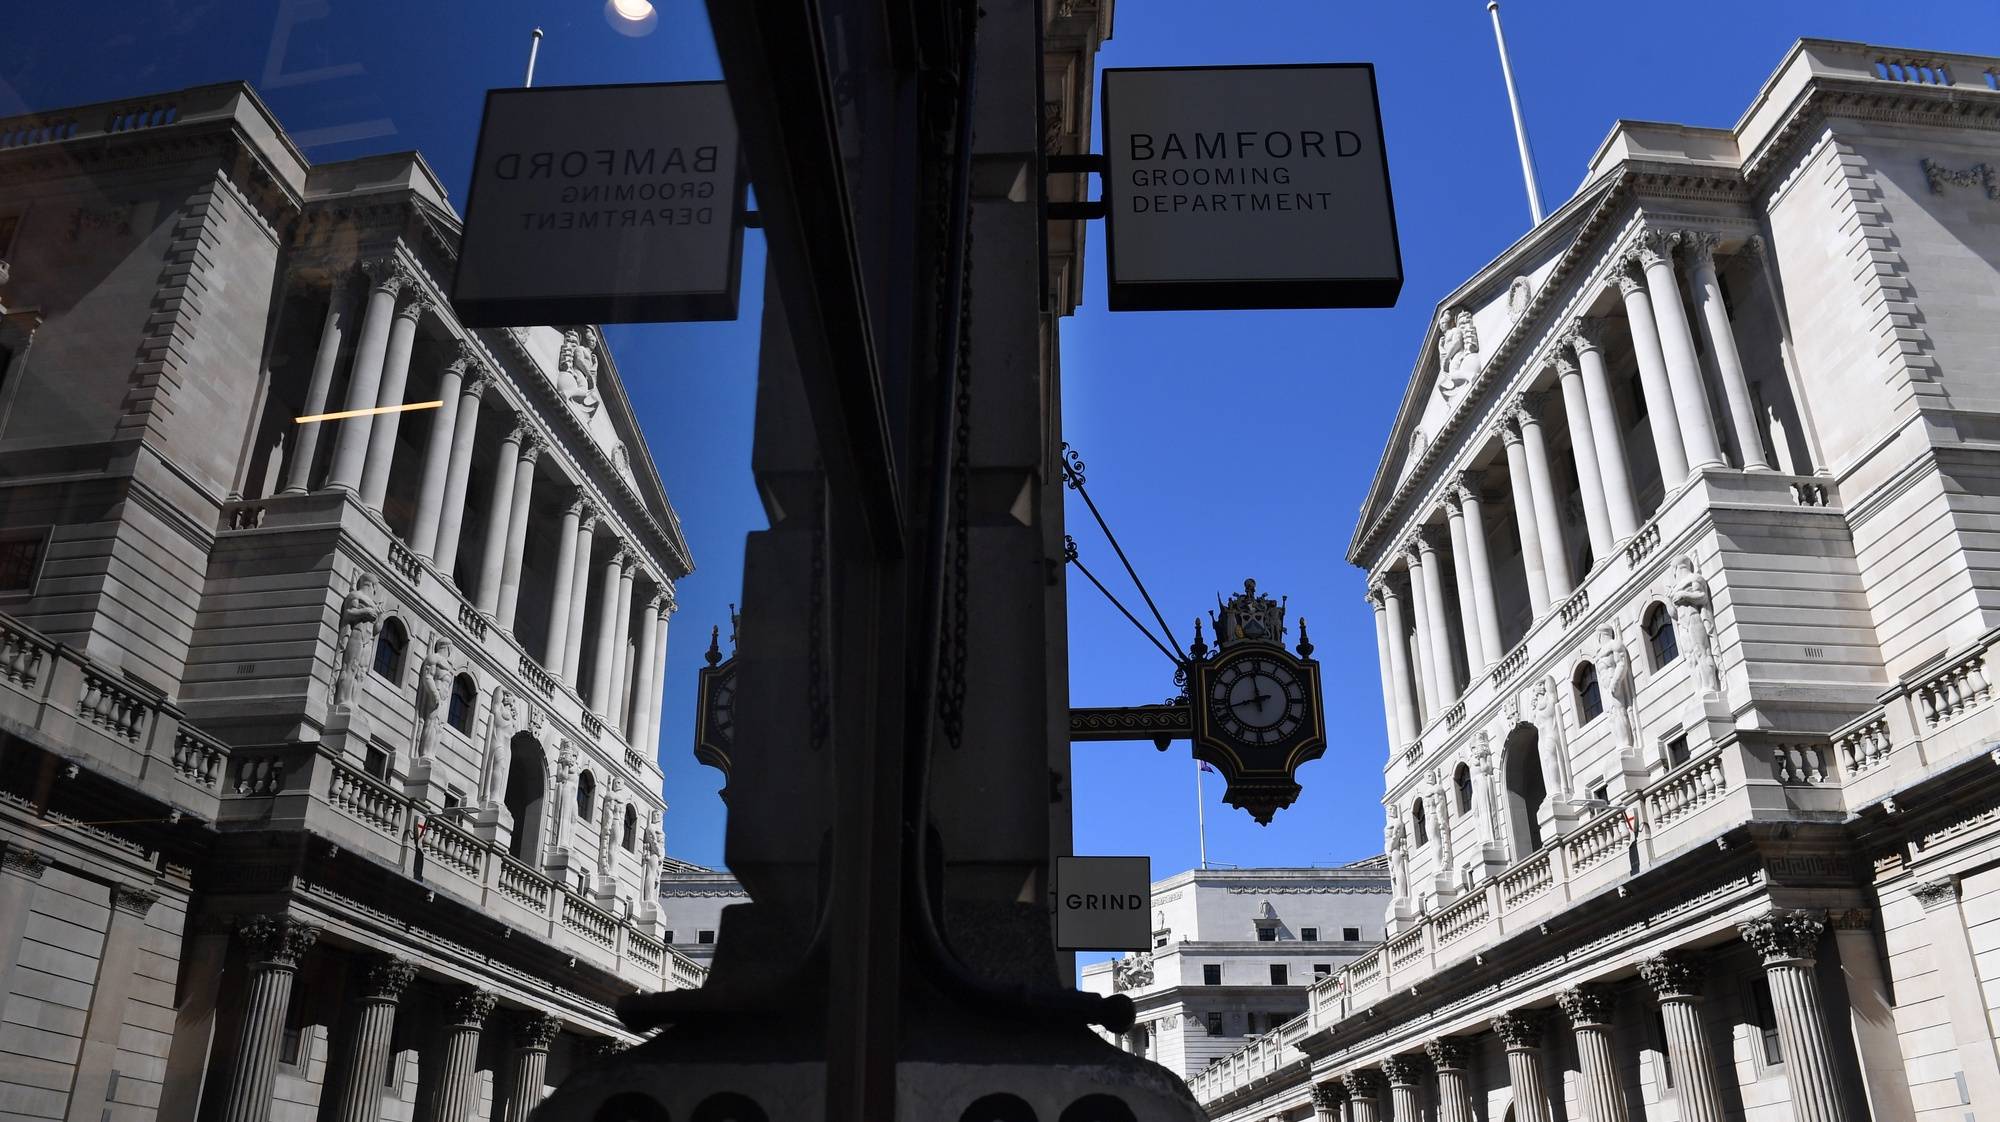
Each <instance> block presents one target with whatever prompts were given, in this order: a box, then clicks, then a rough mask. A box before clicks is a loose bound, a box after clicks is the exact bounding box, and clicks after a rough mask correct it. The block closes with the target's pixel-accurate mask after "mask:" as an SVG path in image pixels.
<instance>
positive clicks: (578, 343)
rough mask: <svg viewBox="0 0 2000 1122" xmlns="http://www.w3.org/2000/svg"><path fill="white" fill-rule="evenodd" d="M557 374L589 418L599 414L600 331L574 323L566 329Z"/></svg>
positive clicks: (573, 404)
mask: <svg viewBox="0 0 2000 1122" xmlns="http://www.w3.org/2000/svg"><path fill="white" fill-rule="evenodd" d="M556 371H557V375H556V376H557V377H558V378H560V379H561V380H562V383H561V388H562V393H563V396H564V397H566V398H568V399H569V403H570V405H571V407H573V408H574V409H575V410H576V411H577V412H579V413H581V414H583V417H584V419H585V420H586V421H587V420H589V419H590V418H592V417H595V416H596V415H597V331H596V330H595V329H593V328H590V327H572V328H570V329H569V330H567V331H564V332H563V341H562V350H561V351H560V352H558V353H557V355H556Z"/></svg>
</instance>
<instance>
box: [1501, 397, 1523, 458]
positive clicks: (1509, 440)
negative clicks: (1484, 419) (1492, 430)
mask: <svg viewBox="0 0 2000 1122" xmlns="http://www.w3.org/2000/svg"><path fill="white" fill-rule="evenodd" d="M1500 443H1502V444H1505V445H1506V446H1507V447H1509V448H1518V447H1520V445H1521V430H1520V429H1519V428H1518V427H1517V426H1516V424H1515V421H1514V413H1513V409H1512V407H1511V403H1510V405H1509V406H1508V407H1507V408H1505V409H1503V410H1502V411H1501V413H1500Z"/></svg>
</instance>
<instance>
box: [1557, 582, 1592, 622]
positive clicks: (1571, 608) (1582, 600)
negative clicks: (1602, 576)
mask: <svg viewBox="0 0 2000 1122" xmlns="http://www.w3.org/2000/svg"><path fill="white" fill-rule="evenodd" d="M1589 610H1590V589H1589V588H1579V589H1577V590H1576V591H1575V592H1574V593H1572V594H1571V595H1570V598H1569V599H1567V600H1564V601H1563V602H1562V607H1560V608H1557V609H1556V615H1557V617H1559V618H1560V619H1561V620H1562V625H1563V626H1564V627H1568V626H1569V625H1570V624H1572V623H1575V622H1576V621H1577V620H1580V619H1582V618H1583V614H1584V613H1585V612H1587V611H1589Z"/></svg>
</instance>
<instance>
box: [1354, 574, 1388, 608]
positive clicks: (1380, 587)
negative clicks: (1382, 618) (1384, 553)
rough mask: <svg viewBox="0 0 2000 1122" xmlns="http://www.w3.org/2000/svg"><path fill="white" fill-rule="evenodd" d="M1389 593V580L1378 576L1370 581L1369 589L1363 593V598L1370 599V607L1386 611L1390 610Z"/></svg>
mask: <svg viewBox="0 0 2000 1122" xmlns="http://www.w3.org/2000/svg"><path fill="white" fill-rule="evenodd" d="M1388 595H1389V582H1388V580H1387V579H1386V578H1384V577H1376V578H1375V579H1373V580H1371V581H1369V582H1368V591H1366V592H1364V593H1362V594H1361V598H1362V599H1363V600H1366V601H1368V607H1369V608H1370V609H1372V610H1374V611H1378V612H1386V611H1388V610H1389V601H1388Z"/></svg>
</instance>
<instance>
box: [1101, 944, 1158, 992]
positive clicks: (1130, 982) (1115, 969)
mask: <svg viewBox="0 0 2000 1122" xmlns="http://www.w3.org/2000/svg"><path fill="white" fill-rule="evenodd" d="M1152 984H1153V956H1152V955H1150V954H1147V953H1146V952H1145V951H1132V952H1130V953H1128V954H1127V955H1126V956H1125V957H1124V958H1119V959H1113V960H1112V963H1111V988H1112V990H1113V991H1114V992H1116V991H1120V990H1136V989H1139V988H1140V987H1142V986H1150V985H1152Z"/></svg>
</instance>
